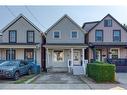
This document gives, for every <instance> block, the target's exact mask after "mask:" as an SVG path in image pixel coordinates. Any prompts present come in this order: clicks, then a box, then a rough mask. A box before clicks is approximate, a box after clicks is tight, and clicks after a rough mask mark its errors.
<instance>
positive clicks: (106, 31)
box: [89, 16, 127, 42]
mask: <svg viewBox="0 0 127 95" xmlns="http://www.w3.org/2000/svg"><path fill="white" fill-rule="evenodd" d="M105 19H110V17H109V16H108V17H106V18H105ZM98 29H100V30H103V36H104V37H103V42H113V30H121V42H127V32H126V31H125V30H124V29H123V28H122V27H121V26H120V25H118V24H117V23H116V22H115V21H114V20H112V27H104V20H103V21H102V22H101V23H100V24H99V25H97V26H96V27H95V28H94V29H93V30H92V31H90V32H89V42H95V31H96V30H98Z"/></svg>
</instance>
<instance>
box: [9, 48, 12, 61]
mask: <svg viewBox="0 0 127 95" xmlns="http://www.w3.org/2000/svg"><path fill="white" fill-rule="evenodd" d="M9 57H10V58H9V60H10V61H12V48H10V53H9Z"/></svg>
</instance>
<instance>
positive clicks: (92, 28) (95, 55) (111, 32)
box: [82, 14, 127, 61]
mask: <svg viewBox="0 0 127 95" xmlns="http://www.w3.org/2000/svg"><path fill="white" fill-rule="evenodd" d="M82 28H83V29H84V30H85V31H86V32H87V33H86V43H87V44H88V45H89V48H88V49H87V54H86V55H87V58H88V59H89V61H106V60H108V59H109V60H110V59H111V60H113V59H115V60H116V59H126V58H127V46H126V45H127V29H126V28H125V27H124V26H123V25H121V24H120V23H119V22H118V21H117V20H116V19H115V18H114V17H112V16H111V15H110V14H108V15H106V16H105V17H104V18H103V19H102V20H101V21H95V22H86V23H84V25H83V27H82Z"/></svg>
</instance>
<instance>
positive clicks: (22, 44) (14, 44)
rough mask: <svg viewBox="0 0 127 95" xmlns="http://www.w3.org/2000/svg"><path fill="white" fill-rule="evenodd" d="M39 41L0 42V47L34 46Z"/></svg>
mask: <svg viewBox="0 0 127 95" xmlns="http://www.w3.org/2000/svg"><path fill="white" fill-rule="evenodd" d="M38 44H39V43H0V48H36V45H38Z"/></svg>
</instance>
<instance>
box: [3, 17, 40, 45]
mask: <svg viewBox="0 0 127 95" xmlns="http://www.w3.org/2000/svg"><path fill="white" fill-rule="evenodd" d="M9 30H16V31H17V43H26V42H27V31H28V30H32V31H34V33H35V34H34V36H35V43H41V42H42V40H41V33H40V32H38V31H37V30H36V29H35V28H34V27H33V26H31V25H30V24H29V23H28V22H27V21H25V20H24V19H23V18H20V19H19V20H18V21H17V22H16V23H14V24H13V25H12V26H11V27H9V28H8V29H7V30H6V31H4V32H3V34H2V35H3V36H2V38H3V43H8V42H9Z"/></svg>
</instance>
